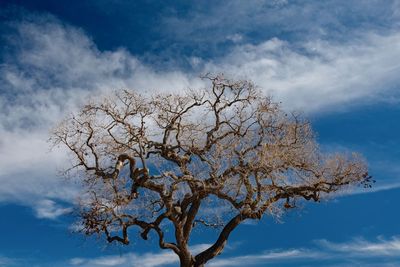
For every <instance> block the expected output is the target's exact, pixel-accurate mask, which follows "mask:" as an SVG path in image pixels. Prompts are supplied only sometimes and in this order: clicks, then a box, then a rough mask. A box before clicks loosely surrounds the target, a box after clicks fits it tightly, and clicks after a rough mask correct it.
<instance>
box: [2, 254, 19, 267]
mask: <svg viewBox="0 0 400 267" xmlns="http://www.w3.org/2000/svg"><path fill="white" fill-rule="evenodd" d="M15 263H16V260H15V259H12V258H8V257H4V256H1V255H0V266H1V267H2V266H4V267H7V266H14V265H15Z"/></svg>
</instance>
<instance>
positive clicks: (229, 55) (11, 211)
mask: <svg viewBox="0 0 400 267" xmlns="http://www.w3.org/2000/svg"><path fill="white" fill-rule="evenodd" d="M399 62H400V1H398V0H380V1H378V0H376V1H375V0H370V1H366V0H365V1H363V0H357V1H355V0H347V1H341V0H335V1H334V0H326V1H300V0H297V1H295V0H293V1H291V0H254V1H239V0H232V1H211V0H209V1H151V0H147V1H116V0H112V1H103V0H98V1H95V0H87V1H50V0H49V1H44V0H43V1H34V0H31V1H29V0H25V1H22V0H21V1H7V0H2V1H0V213H1V214H2V215H1V219H0V237H1V238H0V266H67V267H69V266H90V267H92V266H93V267H97V266H175V265H177V258H176V257H174V256H173V255H171V254H169V253H167V252H165V251H160V250H158V247H157V243H156V242H155V240H150V241H148V242H144V241H141V240H139V239H138V240H137V241H136V242H133V244H132V245H130V246H128V247H120V246H114V245H107V244H106V243H105V241H104V240H102V239H100V240H98V239H93V238H83V237H82V236H79V235H77V234H71V233H70V232H71V229H72V228H73V226H72V223H73V222H74V218H72V217H71V216H69V215H68V214H69V212H70V211H71V207H72V205H73V203H74V200H75V199H76V197H77V195H78V194H79V185H77V184H76V183H74V181H69V182H67V181H65V180H63V179H61V178H60V177H59V175H58V174H59V172H60V170H62V169H64V168H65V166H68V163H69V159H68V158H67V157H66V156H65V155H66V154H65V151H62V150H53V151H49V144H48V143H47V139H48V136H49V130H50V129H51V128H52V127H53V126H54V124H55V123H57V121H59V120H60V119H61V118H63V117H64V116H66V115H67V114H69V113H71V112H73V111H75V110H76V109H77V108H78V107H79V105H81V104H82V103H85V102H86V101H88V99H89V98H90V97H91V96H93V95H100V94H105V93H107V92H110V91H112V90H114V89H122V88H130V89H133V90H137V91H147V92H157V91H172V92H179V91H181V90H183V89H185V88H188V87H192V88H197V87H201V86H202V85H203V82H202V81H201V80H200V79H199V78H198V77H199V75H200V74H202V73H205V72H214V73H220V72H224V73H226V74H227V75H229V76H231V77H237V78H248V79H251V80H253V81H254V82H255V83H256V84H257V85H258V86H259V87H260V88H261V89H262V90H263V91H264V92H265V93H266V94H271V95H273V96H274V98H275V99H276V100H277V101H282V105H283V107H284V108H285V109H286V110H300V111H302V112H303V113H304V115H305V116H306V117H307V118H309V119H310V120H311V122H312V123H313V127H314V129H315V131H316V132H317V134H318V137H317V138H318V141H319V142H320V144H321V149H323V150H324V151H329V152H332V151H357V152H360V153H362V154H363V155H364V156H365V158H366V159H367V160H368V162H369V167H370V171H371V174H372V175H373V177H374V179H375V180H376V181H377V182H376V184H375V185H374V187H373V188H372V189H370V190H363V189H361V188H356V189H355V190H354V191H352V192H346V194H342V195H337V196H334V197H332V198H330V199H328V201H324V202H323V203H320V204H318V205H316V204H313V203H305V204H304V207H302V209H300V210H298V211H292V212H289V213H288V214H286V215H285V216H283V217H282V218H281V220H280V221H277V220H276V219H274V218H271V217H265V218H264V219H263V220H262V221H261V222H259V223H258V224H253V223H251V224H245V225H241V226H240V227H239V228H238V229H237V230H236V232H234V233H233V235H232V236H231V237H230V240H229V246H228V247H227V248H226V250H225V251H224V253H223V254H222V255H221V256H219V257H218V258H217V259H215V260H214V261H211V262H210V266H244V264H246V265H251V266H400V230H399V226H400V215H399V213H398V207H397V203H398V199H399V194H400V136H399V131H400V125H399V118H400V89H399V86H400V75H399V73H400V63H399ZM215 235H216V232H213V231H211V232H197V233H195V236H194V239H193V240H194V242H193V243H194V244H193V249H194V250H196V249H197V250H199V249H201V248H204V247H205V246H206V244H208V243H210V242H211V241H212V240H213V239H214V238H215Z"/></svg>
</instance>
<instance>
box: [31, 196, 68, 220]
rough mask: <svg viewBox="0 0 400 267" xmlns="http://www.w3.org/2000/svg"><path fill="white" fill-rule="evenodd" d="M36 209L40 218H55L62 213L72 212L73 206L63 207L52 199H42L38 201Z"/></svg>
mask: <svg viewBox="0 0 400 267" xmlns="http://www.w3.org/2000/svg"><path fill="white" fill-rule="evenodd" d="M35 211H36V216H37V217H38V218H45V219H55V218H57V217H59V216H60V215H64V214H67V213H70V212H71V211H72V208H66V207H62V206H60V205H59V204H57V203H56V202H54V201H53V200H50V199H42V200H40V201H38V202H37V203H36V205H35Z"/></svg>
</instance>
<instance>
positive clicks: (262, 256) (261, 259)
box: [208, 249, 322, 267]
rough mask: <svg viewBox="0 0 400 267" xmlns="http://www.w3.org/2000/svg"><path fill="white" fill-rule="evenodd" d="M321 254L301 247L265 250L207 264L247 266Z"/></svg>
mask: <svg viewBox="0 0 400 267" xmlns="http://www.w3.org/2000/svg"><path fill="white" fill-rule="evenodd" d="M321 257H322V254H321V253H319V252H314V251H309V250H303V249H289V250H281V251H265V252H263V253H259V254H253V255H246V256H238V257H230V258H225V259H224V258H222V259H219V258H216V259H214V260H212V261H210V263H209V264H208V265H209V266H213V267H222V266H249V265H256V264H262V263H264V264H269V263H271V262H276V261H281V262H287V261H290V260H294V259H298V260H300V259H302V260H304V259H318V258H321Z"/></svg>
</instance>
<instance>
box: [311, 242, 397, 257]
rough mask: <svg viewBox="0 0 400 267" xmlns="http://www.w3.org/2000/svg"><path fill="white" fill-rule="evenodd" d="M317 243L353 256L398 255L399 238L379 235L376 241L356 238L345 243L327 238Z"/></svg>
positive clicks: (333, 250)
mask: <svg viewBox="0 0 400 267" xmlns="http://www.w3.org/2000/svg"><path fill="white" fill-rule="evenodd" d="M318 243H319V244H320V245H321V246H322V247H323V248H326V249H328V250H330V251H332V252H339V253H345V254H347V255H352V256H354V257H376V256H382V257H388V256H394V257H399V256H400V239H399V238H398V237H392V238H391V239H384V238H382V237H380V238H378V240H377V241H376V242H372V241H367V240H364V239H356V240H353V241H350V242H346V243H333V242H330V241H328V240H320V241H318Z"/></svg>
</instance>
